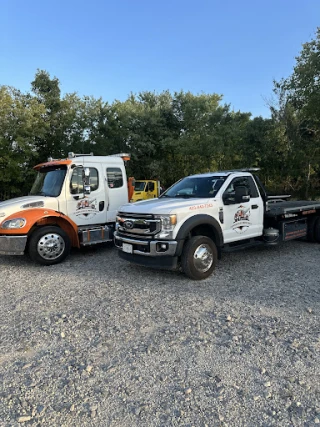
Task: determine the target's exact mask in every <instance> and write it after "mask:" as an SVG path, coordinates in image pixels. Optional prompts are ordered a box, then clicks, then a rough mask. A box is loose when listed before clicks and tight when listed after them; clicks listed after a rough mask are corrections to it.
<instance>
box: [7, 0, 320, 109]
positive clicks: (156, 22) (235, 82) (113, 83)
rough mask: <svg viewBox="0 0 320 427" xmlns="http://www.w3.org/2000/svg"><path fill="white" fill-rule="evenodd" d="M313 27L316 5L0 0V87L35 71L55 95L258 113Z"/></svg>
mask: <svg viewBox="0 0 320 427" xmlns="http://www.w3.org/2000/svg"><path fill="white" fill-rule="evenodd" d="M317 26H320V1H319V0H303V1H302V0H265V1H261V0H260V1H259V0H255V1H253V0H243V1H239V0H224V1H221V0H220V1H216V0H192V1H191V0H184V1H182V0H171V1H170V0H114V1H109V0H91V1H89V0H85V1H83V0H64V1H61V0H51V1H45V0H41V1H40V0H30V1H25V0H0V85H11V86H14V87H16V88H18V89H20V90H22V91H24V92H25V91H28V90H29V89H30V82H31V81H32V80H33V77H34V75H35V73H36V70H37V68H40V69H45V70H47V71H48V72H49V73H50V75H51V76H52V77H53V76H56V77H58V78H59V80H60V82H61V89H62V92H63V93H66V92H77V93H78V94H79V95H80V96H82V95H93V96H94V97H102V98H103V99H104V100H105V101H109V102H112V101H113V100H114V99H119V100H121V101H122V100H125V99H126V98H127V96H128V95H129V94H130V92H134V93H137V92H139V91H145V90H151V91H156V92H161V91H163V90H166V89H169V90H170V91H172V92H173V91H180V90H184V91H191V92H193V93H195V94H196V93H201V92H205V93H219V94H223V95H224V102H227V103H230V104H231V106H232V108H233V109H234V110H236V111H238V110H241V111H243V112H245V111H250V112H252V114H253V115H254V116H258V115H262V116H264V117H267V116H269V108H268V106H267V105H266V104H267V103H268V102H269V101H270V98H271V97H272V87H273V83H272V82H273V79H276V80H279V79H280V78H282V77H287V76H288V75H290V73H291V72H292V69H293V66H294V64H295V57H296V56H297V55H298V54H299V52H300V50H301V45H302V43H304V42H306V41H308V40H310V39H311V38H313V37H314V34H315V31H316V28H317Z"/></svg>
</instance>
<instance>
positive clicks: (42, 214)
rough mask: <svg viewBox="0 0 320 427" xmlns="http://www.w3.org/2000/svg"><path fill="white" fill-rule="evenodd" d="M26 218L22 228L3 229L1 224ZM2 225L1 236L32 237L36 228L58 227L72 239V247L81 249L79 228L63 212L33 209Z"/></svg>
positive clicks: (17, 214)
mask: <svg viewBox="0 0 320 427" xmlns="http://www.w3.org/2000/svg"><path fill="white" fill-rule="evenodd" d="M14 218H24V219H25V220H26V224H25V226H24V227H22V228H15V229H1V224H2V223H3V222H6V221H8V220H10V219H14ZM2 223H0V235H1V234H2V235H3V234H5V235H7V236H8V235H20V236H21V235H26V234H27V235H30V234H31V233H32V231H33V229H34V228H36V227H41V226H44V225H58V226H59V227H61V228H62V229H63V230H64V231H65V232H66V233H67V234H68V236H69V237H70V240H71V244H72V246H76V247H78V248H79V247H80V242H79V237H78V226H77V224H76V223H75V222H73V221H72V220H71V219H70V218H69V217H68V216H66V215H64V214H63V213H62V212H58V211H55V210H53V209H44V208H33V209H24V210H22V211H19V212H15V213H14V214H12V215H10V216H8V217H7V218H6V219H5V220H3V221H2Z"/></svg>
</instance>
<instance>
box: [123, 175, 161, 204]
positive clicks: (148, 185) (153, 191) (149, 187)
mask: <svg viewBox="0 0 320 427" xmlns="http://www.w3.org/2000/svg"><path fill="white" fill-rule="evenodd" d="M159 196H160V181H157V180H151V179H144V180H135V185H134V193H133V195H132V197H131V199H130V202H132V203H133V202H139V201H141V200H147V199H154V198H157V197H159Z"/></svg>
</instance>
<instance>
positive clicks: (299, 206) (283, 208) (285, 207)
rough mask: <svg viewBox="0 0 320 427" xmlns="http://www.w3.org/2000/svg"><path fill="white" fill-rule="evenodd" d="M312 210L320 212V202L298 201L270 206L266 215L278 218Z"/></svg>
mask: <svg viewBox="0 0 320 427" xmlns="http://www.w3.org/2000/svg"><path fill="white" fill-rule="evenodd" d="M312 210H320V201H318V202H317V201H310V200H298V201H289V202H280V203H274V204H271V205H269V206H268V208H267V211H266V213H265V215H266V216H268V217H277V216H279V215H285V214H290V213H299V212H304V211H312Z"/></svg>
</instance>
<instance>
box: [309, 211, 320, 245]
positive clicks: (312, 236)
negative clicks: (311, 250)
mask: <svg viewBox="0 0 320 427" xmlns="http://www.w3.org/2000/svg"><path fill="white" fill-rule="evenodd" d="M317 224H320V223H319V217H318V216H313V217H312V218H308V230H307V240H308V242H313V243H314V242H317V241H318V242H319V239H317V238H316V229H317Z"/></svg>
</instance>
